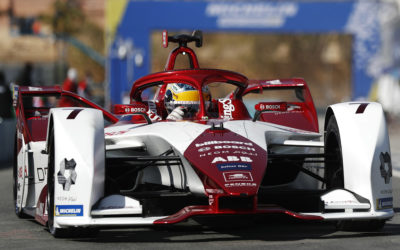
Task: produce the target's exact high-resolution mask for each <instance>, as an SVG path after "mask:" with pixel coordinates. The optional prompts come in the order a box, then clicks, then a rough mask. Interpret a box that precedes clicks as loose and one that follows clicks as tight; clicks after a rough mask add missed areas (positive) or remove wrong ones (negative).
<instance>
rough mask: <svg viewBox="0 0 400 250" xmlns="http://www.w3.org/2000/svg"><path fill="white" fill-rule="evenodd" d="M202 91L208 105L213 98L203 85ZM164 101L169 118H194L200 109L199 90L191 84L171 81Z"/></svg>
mask: <svg viewBox="0 0 400 250" xmlns="http://www.w3.org/2000/svg"><path fill="white" fill-rule="evenodd" d="M202 92H203V98H204V101H205V103H206V105H207V106H208V105H209V103H210V100H211V95H210V91H209V89H208V88H207V87H203V91H202ZM164 103H165V107H166V109H167V112H168V116H167V120H182V119H190V118H193V117H195V116H196V114H197V112H198V111H199V109H200V97H199V91H198V90H197V89H195V88H194V87H192V86H191V85H189V84H185V83H170V84H168V86H167V90H166V92H165V98H164Z"/></svg>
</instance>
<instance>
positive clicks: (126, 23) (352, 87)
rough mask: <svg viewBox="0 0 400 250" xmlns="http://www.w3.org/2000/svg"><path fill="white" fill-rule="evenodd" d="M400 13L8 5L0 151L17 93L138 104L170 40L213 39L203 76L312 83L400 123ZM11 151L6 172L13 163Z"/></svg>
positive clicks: (325, 97) (364, 3) (347, 1)
mask: <svg viewBox="0 0 400 250" xmlns="http://www.w3.org/2000/svg"><path fill="white" fill-rule="evenodd" d="M399 6H400V0H381V1H379V0H358V1H356V0H329V1H323V0H320V1H318V0H312V1H311V0H280V1H279V0H276V1H261V0H260V1H257V0H254V1H239V0H236V1H235V0H231V1H209V0H208V1H205V0H204V1H202V0H195V1H178V0H168V1H162V0H157V1H152V0H150V1H139V0H0V95H1V97H0V101H1V103H0V108H1V113H0V142H1V143H2V144H4V143H3V142H7V141H9V140H11V141H12V140H13V135H14V134H13V132H12V129H13V126H14V120H13V119H14V114H13V113H12V108H11V107H10V105H9V102H10V101H9V99H7V98H8V97H7V96H9V95H10V93H9V92H8V89H9V86H10V83H17V84H19V85H30V86H52V85H60V86H63V87H65V88H68V86H69V85H68V83H69V82H68V81H73V82H75V83H76V84H77V86H80V87H82V88H84V90H85V91H86V92H80V94H82V95H85V96H86V97H88V98H89V99H91V100H92V101H94V102H96V103H97V104H99V105H101V106H103V107H105V108H106V109H110V107H111V106H112V105H113V104H117V103H128V102H129V99H128V94H129V90H130V88H131V86H132V83H133V82H134V81H135V80H136V79H138V78H140V77H142V76H144V75H146V74H149V73H152V72H157V71H162V70H163V69H164V66H165V62H166V59H167V57H168V54H169V52H170V50H171V49H172V46H173V45H170V47H169V48H167V49H165V48H162V44H161V32H162V30H168V32H169V34H176V33H181V32H186V33H191V32H192V31H193V30H194V29H200V30H202V31H203V39H204V40H203V47H202V48H195V51H196V53H197V56H198V58H199V62H200V66H201V67H204V68H223V69H228V70H233V71H238V72H240V73H242V74H244V75H246V76H247V77H248V78H249V79H276V78H290V77H302V78H304V79H305V80H306V81H307V82H308V84H309V87H310V90H311V93H312V95H313V97H314V102H315V104H316V106H317V108H318V110H321V111H323V110H324V109H325V107H326V105H329V104H332V103H336V102H342V101H351V100H372V101H379V102H381V103H382V105H383V106H384V109H385V112H386V113H387V115H388V119H389V120H390V121H392V120H393V121H395V120H398V118H399V116H400V83H399V79H400V42H399V41H400V12H399V9H400V8H399ZM10 138H11V139H10ZM5 144H7V143H5ZM11 148H12V147H10V149H11ZM0 152H2V153H1V155H2V156H1V158H0V161H2V160H3V159H9V155H10V153H9V152H6V151H4V150H0Z"/></svg>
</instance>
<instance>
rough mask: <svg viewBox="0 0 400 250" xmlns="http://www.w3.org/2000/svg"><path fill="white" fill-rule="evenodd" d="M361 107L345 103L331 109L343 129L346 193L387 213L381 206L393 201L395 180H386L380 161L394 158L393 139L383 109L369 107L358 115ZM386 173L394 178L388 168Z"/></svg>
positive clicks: (374, 104) (341, 134)
mask: <svg viewBox="0 0 400 250" xmlns="http://www.w3.org/2000/svg"><path fill="white" fill-rule="evenodd" d="M359 106H360V104H359V103H341V104H336V105H332V106H330V108H332V110H333V112H334V115H335V117H336V120H337V123H338V126H339V132H340V139H341V148H342V157H343V168H344V186H345V189H347V190H350V191H351V192H354V193H356V194H358V195H360V196H362V197H364V198H366V199H368V200H369V201H370V202H371V209H372V210H373V212H378V210H381V209H384V207H382V206H381V205H380V202H384V201H385V200H386V201H387V200H390V199H391V200H392V199H393V195H392V178H390V177H389V176H388V177H387V178H386V179H385V178H384V177H383V176H382V173H381V164H383V163H381V159H380V156H381V154H382V153H383V154H385V153H388V154H389V155H390V145H389V136H388V131H387V126H386V121H385V117H384V114H383V110H382V107H381V105H380V104H378V103H369V104H368V105H367V106H366V108H365V110H364V111H363V112H362V113H361V112H360V113H357V110H358V108H359ZM387 164H391V163H387ZM383 169H384V172H385V171H386V174H387V175H390V176H391V170H389V169H388V167H387V166H383ZM389 171H390V173H389ZM384 175H385V174H384Z"/></svg>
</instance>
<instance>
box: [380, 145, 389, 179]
mask: <svg viewBox="0 0 400 250" xmlns="http://www.w3.org/2000/svg"><path fill="white" fill-rule="evenodd" d="M379 159H380V161H381V165H380V166H379V169H380V172H381V176H382V178H383V179H384V180H385V184H388V183H389V182H390V179H391V178H392V160H391V159H390V154H389V153H388V152H385V153H381V155H380V156H379Z"/></svg>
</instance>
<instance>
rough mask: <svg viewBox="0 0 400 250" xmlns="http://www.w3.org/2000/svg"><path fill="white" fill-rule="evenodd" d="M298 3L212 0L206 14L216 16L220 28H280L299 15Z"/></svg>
mask: <svg viewBox="0 0 400 250" xmlns="http://www.w3.org/2000/svg"><path fill="white" fill-rule="evenodd" d="M298 9H299V6H298V4H296V3H290V2H289V3H280V2H278V3H275V2H273V3H268V2H266V3H263V2H260V3H258V2H256V3H252V2H233V3H230V2H222V3H219V2H212V3H209V4H208V5H207V8H206V15H207V16H209V17H214V18H216V24H217V26H218V27H220V28H245V27H247V28H279V27H282V26H284V24H285V23H286V20H287V19H289V18H291V17H293V16H295V15H297V12H298Z"/></svg>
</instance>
